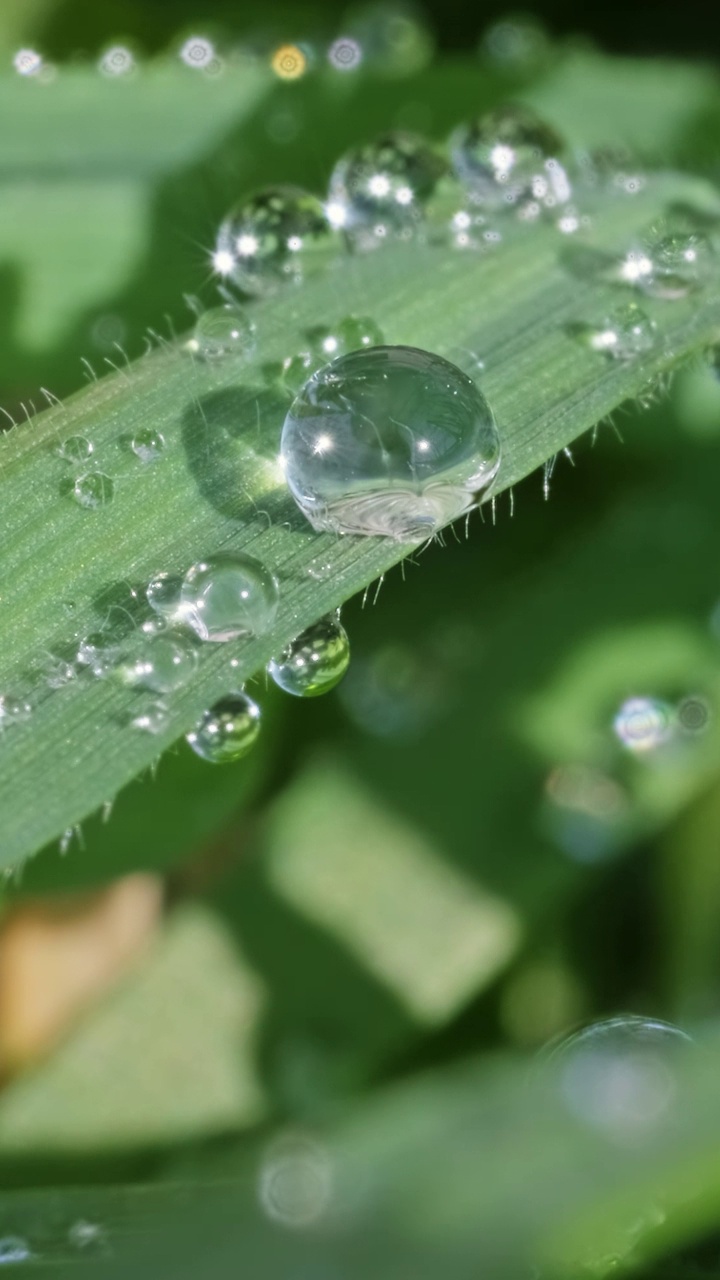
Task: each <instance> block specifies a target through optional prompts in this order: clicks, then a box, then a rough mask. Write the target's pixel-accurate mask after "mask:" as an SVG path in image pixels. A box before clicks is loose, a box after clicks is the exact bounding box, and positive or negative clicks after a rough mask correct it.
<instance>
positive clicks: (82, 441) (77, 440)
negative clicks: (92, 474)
mask: <svg viewBox="0 0 720 1280" xmlns="http://www.w3.org/2000/svg"><path fill="white" fill-rule="evenodd" d="M93 447H94V446H93V443H92V441H91V440H88V439H87V437H86V436H68V437H67V439H66V440H62V441H61V443H60V444H59V445H58V447H57V449H56V453H57V455H58V457H60V458H62V460H63V462H70V463H71V464H72V465H73V466H77V467H82V466H83V465H84V464H85V463H86V462H87V461H88V459H89V458H91V457H92V454H93Z"/></svg>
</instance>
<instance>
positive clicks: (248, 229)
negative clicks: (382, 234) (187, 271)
mask: <svg viewBox="0 0 720 1280" xmlns="http://www.w3.org/2000/svg"><path fill="white" fill-rule="evenodd" d="M341 249H342V242H341V239H340V236H339V235H338V233H337V232H336V231H335V230H334V228H333V227H332V226H331V225H330V223H329V221H328V218H327V216H326V213H325V209H324V206H323V204H322V202H321V201H320V200H318V199H317V198H316V197H315V196H313V195H310V194H309V193H308V192H307V191H301V190H300V189H299V188H297V187H270V188H268V190H267V191H261V192H259V193H258V194H257V195H255V196H251V198H250V199H249V200H246V201H245V202H244V203H243V204H240V205H237V206H236V207H235V208H234V209H231V211H230V213H229V214H228V215H227V217H226V218H225V221H224V222H223V224H222V226H221V227H220V230H219V232H218V239H217V248H216V251H215V254H214V256H213V265H214V267H215V270H216V271H217V272H218V274H220V275H223V276H229V277H230V279H231V280H233V281H234V283H235V284H236V285H238V287H239V288H241V289H243V290H244V291H245V292H246V293H251V294H265V293H270V292H271V291H272V290H274V289H276V288H277V286H278V285H280V284H282V283H283V282H285V281H289V282H291V283H295V284H298V283H300V281H302V280H303V279H305V278H306V277H307V276H309V275H312V274H313V273H314V272H315V271H317V270H319V269H320V268H321V267H324V266H325V265H326V264H327V263H328V262H329V261H331V260H332V259H333V258H334V257H335V256H336V255H337V254H338V253H339V252H340V251H341Z"/></svg>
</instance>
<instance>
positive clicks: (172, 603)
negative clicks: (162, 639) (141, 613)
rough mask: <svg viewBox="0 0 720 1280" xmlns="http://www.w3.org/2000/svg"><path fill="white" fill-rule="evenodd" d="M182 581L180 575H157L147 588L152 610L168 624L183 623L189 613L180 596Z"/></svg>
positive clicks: (148, 600) (146, 593) (146, 592)
mask: <svg viewBox="0 0 720 1280" xmlns="http://www.w3.org/2000/svg"><path fill="white" fill-rule="evenodd" d="M182 581H183V580H182V578H181V577H180V575H179V574H173V573H157V574H156V575H155V577H154V578H151V580H150V582H148V584H147V587H146V588H145V595H146V597H147V602H148V604H149V605H150V608H151V609H154V611H155V613H157V614H158V615H159V616H160V617H161V618H164V619H165V620H166V621H168V622H182V621H184V620H185V618H186V617H187V615H188V613H189V609H188V608H187V607H186V606H185V605H184V604H183V601H182V599H181V595H180V592H181V589H182Z"/></svg>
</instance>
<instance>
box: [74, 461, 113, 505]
mask: <svg viewBox="0 0 720 1280" xmlns="http://www.w3.org/2000/svg"><path fill="white" fill-rule="evenodd" d="M71 492H72V496H73V498H74V499H75V501H76V502H77V504H78V506H80V507H84V508H85V510H86V511H95V510H97V509H98V508H99V507H107V506H108V505H109V503H111V502H112V500H113V494H114V492H115V486H114V484H113V482H112V480H111V479H110V476H106V475H105V474H104V472H102V471H86V472H85V473H84V475H81V476H78V477H77V479H76V481H75V483H74V485H73V487H72V490H71Z"/></svg>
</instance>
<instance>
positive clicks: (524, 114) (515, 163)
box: [449, 106, 571, 208]
mask: <svg viewBox="0 0 720 1280" xmlns="http://www.w3.org/2000/svg"><path fill="white" fill-rule="evenodd" d="M449 147H450V156H451V161H452V166H453V169H454V171H455V173H456V175H457V177H458V178H459V180H460V182H462V183H463V185H464V186H465V187H467V189H468V191H469V193H470V195H471V197H472V198H473V199H475V200H476V201H478V202H479V203H480V204H487V205H490V206H496V207H500V206H502V205H503V204H515V203H517V202H518V201H519V200H522V199H530V198H531V197H532V199H533V200H535V201H536V202H538V203H539V204H542V205H544V206H546V207H548V208H551V207H553V205H556V204H562V203H564V202H565V201H567V200H569V198H570V194H571V191H570V183H569V180H568V176H567V173H566V172H565V169H564V168H563V166H562V165H561V164H560V161H559V160H558V158H557V157H558V156H559V155H560V154H561V153H562V151H563V142H562V139H561V138H560V137H559V135H558V134H557V133H556V132H555V130H554V129H552V128H551V127H550V125H548V124H546V123H545V122H544V121H543V120H541V119H540V118H539V117H538V116H536V115H535V113H534V112H533V111H531V110H530V109H529V108H527V107H516V106H508V107H500V108H498V109H497V110H495V111H490V112H488V113H487V114H486V115H483V116H479V117H478V118H476V119H474V120H470V121H468V122H467V123H466V124H461V125H459V126H458V128H457V129H455V130H454V132H453V133H452V135H451V137H450V142H449Z"/></svg>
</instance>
